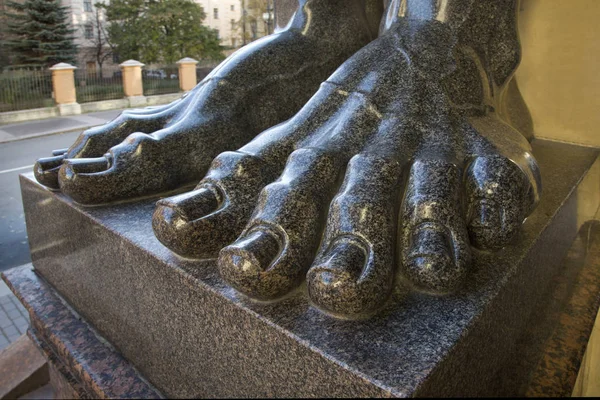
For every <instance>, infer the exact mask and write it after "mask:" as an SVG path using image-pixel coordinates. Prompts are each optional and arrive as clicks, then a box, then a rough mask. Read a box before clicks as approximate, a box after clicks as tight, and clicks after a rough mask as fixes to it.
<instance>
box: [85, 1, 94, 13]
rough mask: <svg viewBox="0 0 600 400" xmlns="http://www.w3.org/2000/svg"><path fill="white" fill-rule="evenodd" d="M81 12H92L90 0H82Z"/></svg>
mask: <svg viewBox="0 0 600 400" xmlns="http://www.w3.org/2000/svg"><path fill="white" fill-rule="evenodd" d="M83 11H86V12H92V0H83Z"/></svg>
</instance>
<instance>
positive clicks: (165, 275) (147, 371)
mask: <svg viewBox="0 0 600 400" xmlns="http://www.w3.org/2000/svg"><path fill="white" fill-rule="evenodd" d="M534 155H535V157H536V158H537V160H538V162H539V164H540V168H541V171H542V175H543V178H544V185H545V187H544V194H543V196H542V201H541V203H540V204H539V206H538V208H537V209H536V211H535V212H534V213H533V214H532V215H531V216H530V217H529V218H528V220H527V221H526V223H525V225H524V228H523V231H522V233H521V235H520V237H519V238H518V241H516V242H515V243H514V245H512V246H510V247H507V248H506V249H504V250H502V251H501V252H499V253H495V254H490V253H482V252H476V253H475V255H474V268H473V269H472V271H471V273H470V275H469V277H468V280H467V282H466V284H465V285H464V287H463V288H462V289H461V290H460V291H459V292H457V293H455V294H452V295H449V296H442V297H437V296H431V295H427V294H424V293H419V292H415V291H411V290H409V289H408V288H407V285H406V284H405V283H404V282H403V281H402V280H399V282H398V285H397V290H396V291H395V292H394V294H393V296H392V298H391V299H390V301H389V302H388V304H387V306H386V308H385V309H384V310H383V311H382V312H381V313H379V314H378V315H377V316H376V317H375V318H372V319H369V320H365V321H342V320H336V319H332V318H331V317H328V316H325V315H323V314H322V313H320V312H319V311H318V310H316V309H315V308H313V307H312V306H311V305H310V303H309V301H308V298H307V296H306V294H305V289H304V288H300V290H298V291H297V292H296V293H294V294H293V295H292V296H290V297H288V298H286V299H284V300H282V301H280V302H277V303H257V302H252V301H249V300H248V299H246V298H243V297H241V296H239V295H238V294H237V293H236V292H235V291H234V290H232V289H231V288H229V287H228V286H227V285H225V284H224V282H223V281H222V280H221V279H220V277H219V274H218V272H217V269H216V266H215V261H214V260H203V261H195V260H185V259H181V258H178V257H177V256H175V255H173V254H172V253H171V252H170V251H169V250H168V249H167V248H165V247H164V246H162V245H161V244H160V243H159V242H158V241H157V240H156V238H155V237H154V235H153V233H152V227H151V216H152V212H153V210H154V204H155V201H156V199H148V200H143V201H139V202H136V203H124V204H115V205H111V206H106V207H92V208H85V207H81V206H79V205H76V204H74V203H73V202H72V201H71V200H70V199H68V198H67V197H65V196H63V195H62V194H60V193H57V192H51V191H49V190H47V189H46V188H44V187H42V186H40V185H39V184H37V183H36V182H35V181H34V180H33V178H32V177H31V175H26V176H21V184H22V192H23V201H24V205H25V215H26V221H27V227H28V235H29V241H30V245H31V252H32V259H33V265H34V267H35V271H36V272H37V274H39V275H40V276H41V277H43V279H44V280H45V281H47V282H48V283H49V284H51V285H52V286H53V287H54V288H55V289H56V291H57V292H58V293H59V294H60V295H61V296H62V297H63V298H64V299H65V300H66V302H68V304H69V305H70V306H71V307H73V308H74V309H75V310H76V312H77V313H79V314H80V315H81V316H82V317H83V318H84V319H85V320H86V321H88V322H89V323H90V324H91V325H92V326H93V327H94V329H95V330H97V332H98V333H99V334H100V335H102V337H104V338H105V339H106V340H108V341H109V342H110V343H111V344H112V345H113V346H114V347H115V348H116V349H117V350H118V351H119V352H120V353H121V354H122V355H123V356H124V357H125V358H126V359H127V360H129V361H130V362H131V363H132V364H133V365H134V366H135V367H136V368H137V369H138V370H139V371H140V372H141V373H142V374H143V375H144V376H145V377H146V378H147V379H148V381H150V382H151V383H152V384H153V385H155V386H156V387H157V388H158V389H159V390H160V391H161V392H162V393H164V394H165V395H167V396H169V397H240V396H244V397H254V396H257V397H260V396H269V397H272V396H278V397H287V396H293V397H297V396H319V397H323V396H325V397H330V396H399V397H402V396H415V395H417V396H429V395H438V396H440V395H441V396H461V395H462V396H474V395H505V394H508V395H515V394H524V393H526V390H527V388H528V387H531V385H529V384H527V382H528V381H530V380H531V377H532V376H533V375H532V374H533V371H534V370H535V368H536V366H537V365H539V360H540V358H539V357H540V355H541V354H543V349H542V348H539V347H532V346H529V347H527V348H528V349H535V350H530V351H528V352H525V351H524V350H523V347H522V346H524V343H525V344H527V343H528V341H531V340H533V341H534V342H535V343H540V339H539V338H538V336H539V335H540V332H539V331H537V333H535V332H534V333H535V334H534V333H531V332H530V330H531V323H532V322H531V321H535V319H534V317H536V318H542V315H546V314H550V311H549V310H548V308H549V307H548V304H550V302H549V299H550V298H551V296H552V295H553V292H552V291H550V292H549V290H550V289H549V288H551V287H552V282H553V281H554V280H555V279H557V276H560V275H561V273H564V272H565V271H566V270H565V268H564V267H562V265H563V264H561V260H562V259H563V258H564V256H565V255H566V254H567V250H568V249H569V247H570V246H571V243H572V241H573V239H574V238H575V237H576V234H577V232H578V230H579V228H580V226H581V225H582V224H583V223H584V222H586V221H588V220H590V219H591V218H592V217H593V213H591V215H589V214H590V213H589V212H588V211H587V210H592V209H593V210H594V213H595V210H596V209H597V207H598V204H599V200H600V199H599V196H600V191H598V190H597V185H598V182H600V181H599V176H600V175H598V174H599V173H600V163H599V162H598V161H597V157H598V150H597V149H591V148H584V147H578V146H571V145H566V144H559V143H552V142H544V141H538V142H536V143H534ZM568 271H569V274H566V275H565V276H566V277H565V278H564V279H566V281H567V283H569V284H571V282H574V281H575V280H576V278H577V277H578V276H579V275H578V274H574V273H573V271H575V270H574V269H573V268H572V267H571V268H570V269H569V270H568ZM573 274H574V275H573ZM12 279H13V278H12V277H11V276H8V280H9V281H11V280H12ZM13 286H14V285H13ZM569 287H570V286H569ZM598 287H600V286H598ZM588 288H589V286H588ZM594 290H595V289H594ZM566 293H571V292H569V291H568V290H567V291H566ZM589 298H590V299H596V300H597V298H598V297H597V296H591V297H589ZM590 301H592V300H589V301H588V302H590ZM556 304H557V306H556V307H554V308H559V309H560V308H561V307H562V306H563V305H564V304H565V301H562V300H561V301H557V302H556ZM594 307H597V304H595V306H594V305H591V306H590V309H594ZM596 309H597V308H596ZM542 319H543V320H544V321H545V320H547V319H546V318H542ZM591 320H592V321H593V318H591ZM552 326H556V323H554V324H553V325H552ZM534 331H535V330H534ZM550 331H552V330H551V329H550ZM583 331H585V330H582V332H583ZM548 332H549V330H548V329H545V330H544V332H542V333H544V334H548ZM587 334H588V335H589V330H588V331H587ZM582 335H583V334H582ZM523 338H535V340H534V339H527V340H526V339H523ZM581 343H585V341H582V342H581ZM580 347H585V346H584V345H583V344H582V346H580ZM579 350H580V349H579ZM526 353H527V354H526ZM529 353H531V354H529ZM581 354H583V353H581ZM517 361H518V363H519V366H518V368H517V367H515V362H517ZM554 364H556V365H558V364H560V363H554ZM517 370H518V371H520V372H519V373H517V374H515V373H514V371H517ZM561 373H562V372H561ZM570 373H571V374H575V375H576V372H572V371H570ZM542 375H543V374H542ZM573 382H574V379H573ZM561 390H563V391H564V388H563V389H561ZM515 391H518V393H515ZM557 391H558V390H557ZM562 394H565V393H562ZM566 394H568V393H566Z"/></svg>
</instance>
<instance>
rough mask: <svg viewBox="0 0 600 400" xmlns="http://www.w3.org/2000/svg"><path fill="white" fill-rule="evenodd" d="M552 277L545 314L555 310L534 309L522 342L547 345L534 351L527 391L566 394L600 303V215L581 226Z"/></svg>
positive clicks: (533, 394)
mask: <svg viewBox="0 0 600 400" xmlns="http://www.w3.org/2000/svg"><path fill="white" fill-rule="evenodd" d="M599 216H600V215H599ZM552 283H553V284H552V286H551V292H550V293H552V295H551V296H545V297H546V304H545V307H547V309H548V310H551V312H552V311H553V313H552V314H551V315H552V318H546V320H543V319H542V318H540V317H541V315H545V314H546V315H547V314H549V313H550V312H540V314H539V315H534V316H533V318H532V321H531V322H530V323H529V324H528V325H529V327H530V329H529V331H528V332H527V335H526V339H524V340H523V342H524V343H523V344H524V345H521V348H531V347H530V346H529V345H530V344H535V345H537V346H538V347H541V348H543V349H544V351H543V352H541V356H538V357H537V358H534V357H531V358H532V359H533V361H535V362H536V367H535V368H534V369H533V372H532V373H531V375H530V378H529V381H528V382H527V385H526V387H527V390H526V391H525V394H526V395H527V396H528V397H566V396H570V395H571V393H572V392H573V387H574V386H575V382H576V380H577V375H578V372H579V368H580V365H581V361H582V358H583V356H584V354H585V351H586V345H587V343H588V340H589V338H590V334H591V332H592V329H593V327H594V322H595V320H596V315H597V313H598V307H599V306H600V221H589V222H587V223H585V224H584V225H583V226H582V227H581V229H580V231H579V234H578V237H577V240H576V241H575V243H574V245H573V247H572V248H571V250H570V252H569V255H568V257H567V260H566V263H565V264H564V269H563V271H561V274H560V275H558V276H557V277H556V278H555V279H554V280H553V282H552ZM565 299H567V300H566V301H565ZM532 342H533V343H532ZM520 354H521V356H523V355H524V354H525V353H524V352H521V353H520ZM538 354H539V353H538ZM515 371H519V370H518V369H516V368H515Z"/></svg>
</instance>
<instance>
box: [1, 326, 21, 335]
mask: <svg viewBox="0 0 600 400" xmlns="http://www.w3.org/2000/svg"><path fill="white" fill-rule="evenodd" d="M2 331H3V333H4V336H7V337H8V338H10V337H11V336H14V335H17V334H18V333H19V331H17V328H16V327H15V326H14V325H12V326H8V327H6V328H2Z"/></svg>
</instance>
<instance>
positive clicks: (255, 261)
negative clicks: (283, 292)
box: [219, 227, 285, 300]
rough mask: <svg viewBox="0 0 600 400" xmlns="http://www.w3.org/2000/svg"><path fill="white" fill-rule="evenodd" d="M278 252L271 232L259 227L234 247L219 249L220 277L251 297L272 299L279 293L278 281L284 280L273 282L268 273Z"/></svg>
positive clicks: (272, 277) (272, 275) (271, 275)
mask: <svg viewBox="0 0 600 400" xmlns="http://www.w3.org/2000/svg"><path fill="white" fill-rule="evenodd" d="M281 249H282V245H281V243H280V241H279V240H278V238H277V235H275V234H274V233H273V231H272V230H271V229H269V228H268V227H258V228H257V229H256V230H255V231H252V232H249V233H248V234H247V235H246V236H245V237H244V238H243V239H240V240H238V241H237V242H236V243H235V244H233V245H231V246H228V247H226V248H224V249H223V250H221V253H220V255H219V269H220V271H221V276H222V277H223V279H225V280H226V281H227V282H228V283H229V284H230V285H231V286H232V287H234V288H236V289H238V290H239V291H241V292H243V293H244V294H246V295H248V296H250V297H253V298H256V299H261V300H263V299H264V300H268V299H271V298H272V297H273V295H272V294H279V292H280V290H279V288H278V286H279V283H280V282H279V281H281V280H285V277H281V279H280V280H278V279H276V278H277V275H276V274H273V273H271V271H270V267H271V266H272V264H273V263H274V262H275V261H276V260H277V258H278V255H279V254H280V250H281ZM284 284H285V282H284Z"/></svg>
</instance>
